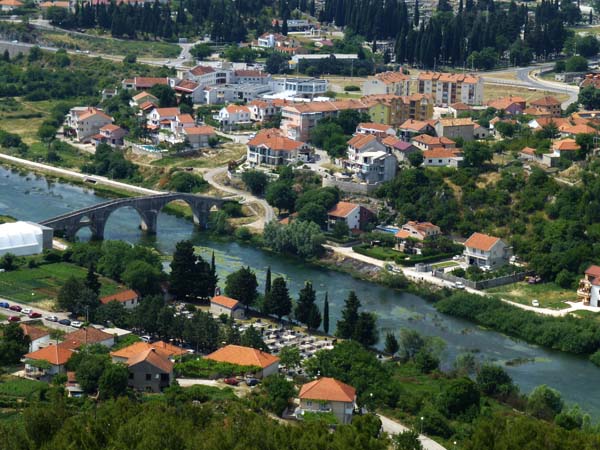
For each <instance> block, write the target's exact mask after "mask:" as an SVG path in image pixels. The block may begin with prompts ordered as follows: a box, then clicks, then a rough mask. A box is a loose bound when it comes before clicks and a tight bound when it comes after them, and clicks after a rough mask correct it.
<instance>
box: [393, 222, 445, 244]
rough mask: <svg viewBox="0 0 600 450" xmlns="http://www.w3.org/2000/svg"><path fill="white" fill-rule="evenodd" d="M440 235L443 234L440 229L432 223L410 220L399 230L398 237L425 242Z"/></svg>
mask: <svg viewBox="0 0 600 450" xmlns="http://www.w3.org/2000/svg"><path fill="white" fill-rule="evenodd" d="M440 234H442V231H441V230H440V227H438V226H437V225H434V224H432V223H431V222H417V221H414V220H409V221H408V222H406V223H405V224H404V225H402V228H401V229H400V230H398V232H397V233H396V237H397V238H399V239H407V238H413V239H418V240H419V241H423V240H425V238H428V237H432V236H439V235H440Z"/></svg>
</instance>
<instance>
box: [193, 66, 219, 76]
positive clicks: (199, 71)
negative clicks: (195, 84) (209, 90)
mask: <svg viewBox="0 0 600 450" xmlns="http://www.w3.org/2000/svg"><path fill="white" fill-rule="evenodd" d="M190 72H191V73H192V74H193V75H196V76H199V75H206V74H208V73H213V72H215V69H213V68H212V67H210V66H196V67H194V68H193V69H192V70H190Z"/></svg>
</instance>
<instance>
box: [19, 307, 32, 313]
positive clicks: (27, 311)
mask: <svg viewBox="0 0 600 450" xmlns="http://www.w3.org/2000/svg"><path fill="white" fill-rule="evenodd" d="M21 312H22V313H23V314H29V313H30V312H31V308H23V309H22V310H21Z"/></svg>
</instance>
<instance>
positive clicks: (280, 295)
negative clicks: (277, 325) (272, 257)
mask: <svg viewBox="0 0 600 450" xmlns="http://www.w3.org/2000/svg"><path fill="white" fill-rule="evenodd" d="M291 312H292V299H291V298H290V294H289V291H288V288H287V285H286V283H285V279H284V278H283V277H277V278H275V279H274V280H273V286H272V289H271V291H270V292H269V293H268V294H267V295H266V296H265V301H264V302H263V313H265V314H274V315H276V316H277V318H278V319H279V320H280V321H281V318H282V317H283V316H289V314H290V313H291Z"/></svg>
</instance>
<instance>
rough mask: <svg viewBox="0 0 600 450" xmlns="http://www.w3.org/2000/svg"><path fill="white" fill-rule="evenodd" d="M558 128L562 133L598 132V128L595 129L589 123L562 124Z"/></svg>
mask: <svg viewBox="0 0 600 450" xmlns="http://www.w3.org/2000/svg"><path fill="white" fill-rule="evenodd" d="M559 130H560V131H561V132H562V133H568V134H597V133H598V130H596V129H595V128H593V127H590V126H589V125H570V126H566V125H563V126H561V127H559Z"/></svg>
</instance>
